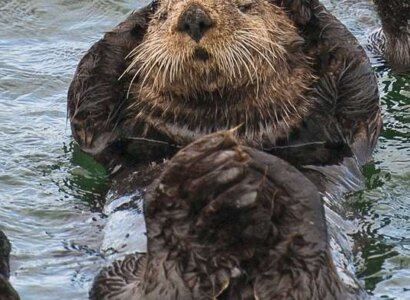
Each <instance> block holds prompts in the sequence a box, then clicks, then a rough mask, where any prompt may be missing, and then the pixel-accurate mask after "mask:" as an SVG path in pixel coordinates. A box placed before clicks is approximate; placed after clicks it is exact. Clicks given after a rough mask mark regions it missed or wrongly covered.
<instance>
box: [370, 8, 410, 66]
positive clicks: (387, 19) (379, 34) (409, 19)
mask: <svg viewBox="0 0 410 300" xmlns="http://www.w3.org/2000/svg"><path fill="white" fill-rule="evenodd" d="M374 3H375V4H376V9H377V12H378V14H379V16H380V19H381V22H382V28H381V29H379V30H378V31H376V32H375V33H373V34H372V35H371V36H370V38H369V42H370V45H369V46H370V49H371V50H374V51H375V52H377V53H378V54H380V55H383V56H384V57H385V58H386V60H387V61H388V63H389V64H390V66H391V67H392V69H393V70H395V71H398V72H406V71H409V70H410V2H409V1H407V0H389V1H385V0H374Z"/></svg>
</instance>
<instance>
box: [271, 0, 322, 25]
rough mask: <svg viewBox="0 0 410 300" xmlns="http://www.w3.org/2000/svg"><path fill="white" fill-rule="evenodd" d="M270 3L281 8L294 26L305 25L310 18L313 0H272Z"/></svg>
mask: <svg viewBox="0 0 410 300" xmlns="http://www.w3.org/2000/svg"><path fill="white" fill-rule="evenodd" d="M272 2H273V3H275V4H276V5H278V6H280V7H283V8H284V9H285V10H286V11H287V12H288V14H289V16H290V18H291V19H292V20H293V21H294V22H295V23H296V25H306V24H307V23H309V21H310V19H311V18H312V4H313V2H314V1H313V0H273V1H272Z"/></svg>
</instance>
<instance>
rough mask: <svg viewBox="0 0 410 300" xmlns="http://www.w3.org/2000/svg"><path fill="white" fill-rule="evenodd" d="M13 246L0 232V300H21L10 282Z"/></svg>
mask: <svg viewBox="0 0 410 300" xmlns="http://www.w3.org/2000/svg"><path fill="white" fill-rule="evenodd" d="M10 252H11V244H10V242H9V240H8V239H7V236H6V235H5V234H4V233H3V231H1V230H0V300H19V299H20V297H19V296H18V294H17V292H16V291H15V290H14V288H13V287H12V285H11V284H10V282H9V280H8V279H9V276H10V262H9V259H10V258H9V257H10Z"/></svg>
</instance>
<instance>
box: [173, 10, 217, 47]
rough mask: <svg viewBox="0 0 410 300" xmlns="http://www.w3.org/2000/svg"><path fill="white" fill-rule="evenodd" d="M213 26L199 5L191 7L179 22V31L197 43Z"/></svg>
mask: <svg viewBox="0 0 410 300" xmlns="http://www.w3.org/2000/svg"><path fill="white" fill-rule="evenodd" d="M211 26H212V21H211V18H210V17H209V16H208V14H207V13H206V12H205V11H204V10H203V9H202V8H201V7H199V6H198V5H196V4H193V5H190V6H189V7H188V8H187V9H186V10H185V11H184V13H183V14H182V15H181V16H180V17H179V20H178V31H181V32H186V33H187V34H188V35H189V36H190V37H191V38H192V39H193V40H194V41H195V42H199V41H200V40H201V38H202V37H203V35H204V33H205V32H206V31H207V30H208V29H209V28H210V27H211Z"/></svg>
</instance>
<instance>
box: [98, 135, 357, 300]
mask: <svg viewBox="0 0 410 300" xmlns="http://www.w3.org/2000/svg"><path fill="white" fill-rule="evenodd" d="M144 206H145V208H144V210H145V218H146V224H147V237H148V252H147V254H134V255H129V256H127V257H126V258H125V259H124V260H122V261H117V262H115V263H114V264H113V265H112V266H110V267H108V268H106V269H104V270H103V271H102V272H101V273H100V274H99V275H98V276H97V277H96V279H95V281H94V284H93V288H92V290H91V295H90V298H91V299H92V300H109V299H116V300H131V299H144V300H148V299H152V300H157V299H168V300H172V299H175V300H177V299H184V300H188V299H226V300H228V299H232V300H240V299H249V300H250V299H266V300H268V299H269V300H271V299H295V300H297V299H300V300H302V299H316V300H319V299H320V300H327V299H340V300H347V299H358V298H357V297H358V296H357V295H356V294H355V293H354V292H353V291H351V290H349V288H348V287H347V286H345V285H344V284H343V283H342V281H341V280H340V279H339V277H338V275H337V272H336V270H335V267H334V265H333V262H332V257H331V254H330V252H329V244H328V237H327V232H326V223H325V216H324V210H323V206H322V203H321V197H320V195H319V192H318V190H317V188H316V187H315V185H314V184H313V183H312V182H311V181H309V180H308V179H307V178H306V177H305V176H303V175H302V173H300V172H299V171H297V169H296V168H294V167H292V166H291V165H290V164H288V163H287V162H285V161H283V160H281V159H279V158H277V157H275V156H273V155H269V154H266V153H264V152H261V151H258V150H255V149H254V148H248V147H244V146H241V145H240V144H239V143H238V141H237V140H235V138H234V137H233V135H232V133H229V132H228V133H218V134H214V135H211V136H206V137H204V138H202V139H199V140H197V141H196V142H194V143H192V144H190V145H189V146H188V147H186V148H184V149H183V150H181V151H180V152H178V153H177V154H176V155H175V156H174V157H173V158H172V160H171V161H169V162H168V163H167V164H166V167H165V170H164V171H163V173H162V175H161V176H160V178H159V179H158V180H156V181H155V182H154V184H153V185H152V186H151V187H149V188H148V192H147V194H146V197H145V204H144Z"/></svg>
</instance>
